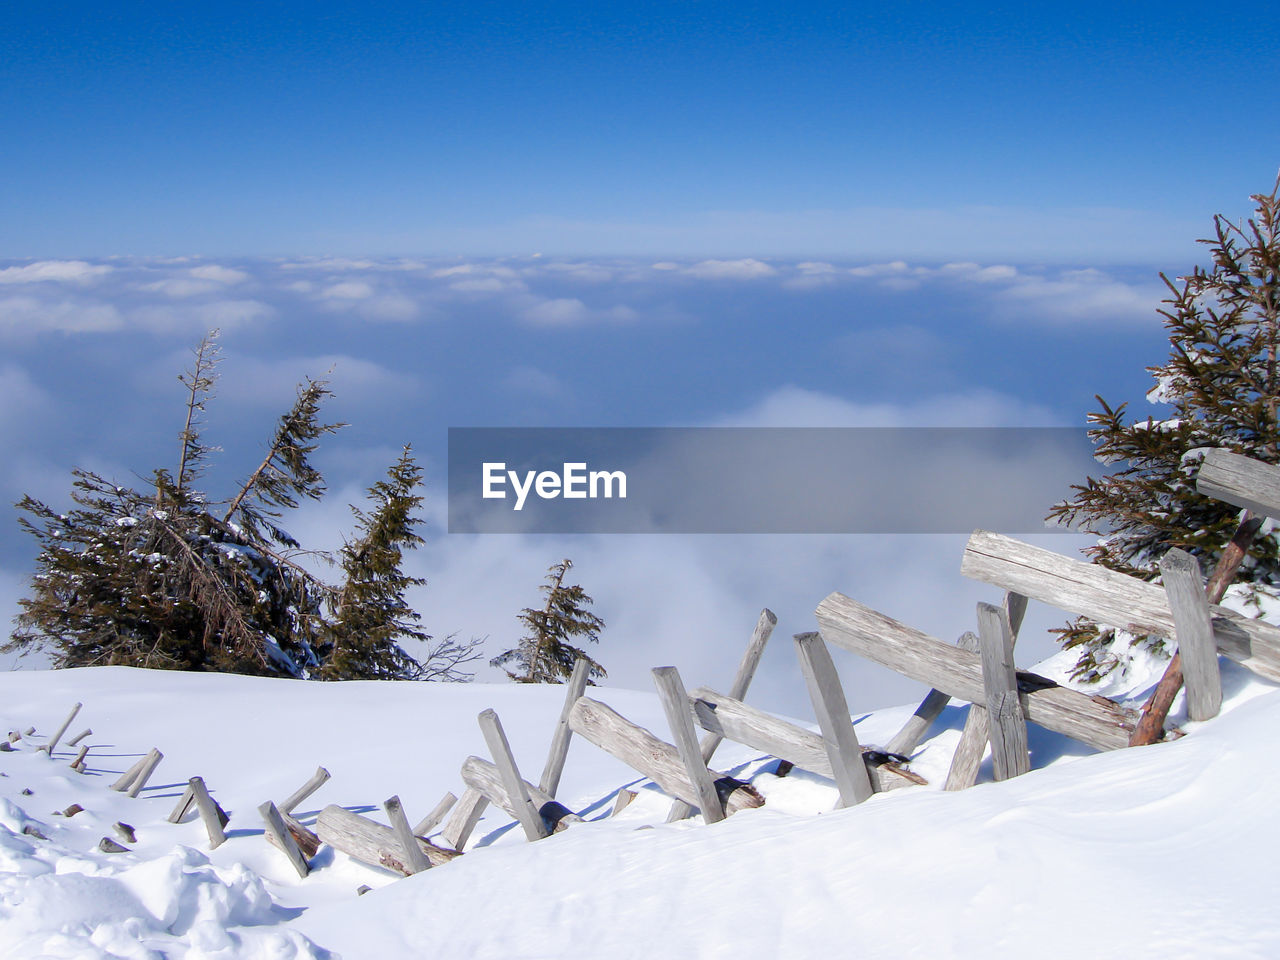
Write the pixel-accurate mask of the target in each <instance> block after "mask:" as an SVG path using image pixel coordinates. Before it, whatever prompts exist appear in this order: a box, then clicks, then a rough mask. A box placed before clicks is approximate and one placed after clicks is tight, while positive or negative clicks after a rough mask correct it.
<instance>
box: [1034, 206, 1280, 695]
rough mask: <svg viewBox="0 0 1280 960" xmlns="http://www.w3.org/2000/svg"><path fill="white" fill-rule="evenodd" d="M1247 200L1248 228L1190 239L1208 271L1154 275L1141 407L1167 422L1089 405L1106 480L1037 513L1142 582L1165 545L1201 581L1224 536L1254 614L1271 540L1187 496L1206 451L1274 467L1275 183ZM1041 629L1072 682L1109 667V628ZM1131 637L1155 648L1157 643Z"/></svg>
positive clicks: (1272, 572) (1279, 297)
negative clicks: (1194, 565) (1152, 358)
mask: <svg viewBox="0 0 1280 960" xmlns="http://www.w3.org/2000/svg"><path fill="white" fill-rule="evenodd" d="M1252 199H1253V201H1254V203H1255V204H1256V211H1255V214H1254V216H1253V217H1252V218H1250V219H1248V220H1246V221H1244V222H1243V223H1240V224H1237V223H1234V222H1232V221H1230V220H1228V219H1227V218H1225V217H1223V216H1220V215H1219V216H1216V217H1215V218H1214V235H1213V237H1212V238H1210V239H1206V240H1201V241H1200V242H1201V243H1204V244H1206V245H1207V246H1208V247H1209V248H1210V252H1211V257H1212V264H1213V265H1212V268H1211V269H1208V270H1206V269H1203V268H1201V267H1196V268H1195V269H1194V270H1193V272H1192V273H1191V275H1190V276H1187V277H1182V278H1179V279H1178V280H1176V281H1175V280H1171V279H1170V278H1169V277H1167V276H1165V275H1164V274H1161V279H1162V280H1163V281H1164V283H1165V285H1166V287H1167V288H1168V291H1169V297H1168V298H1167V299H1166V300H1164V301H1163V303H1164V305H1165V306H1164V308H1163V309H1161V310H1160V314H1161V316H1162V317H1163V318H1164V324H1165V327H1166V329H1167V330H1168V333H1169V344H1170V354H1169V357H1168V359H1167V360H1166V361H1165V362H1164V363H1162V364H1159V365H1157V366H1153V367H1148V368H1147V369H1148V370H1149V371H1150V373H1151V374H1152V376H1153V377H1154V378H1155V386H1154V387H1153V388H1152V389H1151V391H1150V392H1149V393H1148V394H1147V399H1148V400H1150V401H1151V402H1152V403H1155V404H1159V405H1164V406H1167V407H1168V408H1169V412H1168V414H1167V415H1165V416H1162V417H1160V418H1159V419H1157V418H1156V417H1153V416H1148V417H1146V418H1145V419H1133V420H1131V419H1129V418H1128V417H1127V415H1126V405H1125V404H1120V405H1119V406H1112V405H1111V404H1109V403H1107V402H1106V401H1105V400H1103V399H1102V398H1101V397H1098V398H1097V400H1098V403H1099V405H1100V406H1101V410H1099V411H1098V412H1095V413H1091V414H1090V415H1089V418H1088V420H1089V424H1090V431H1089V433H1090V436H1091V437H1092V439H1093V442H1094V445H1095V448H1096V453H1095V455H1096V457H1097V458H1098V459H1099V460H1101V461H1102V462H1104V463H1116V464H1119V469H1118V470H1117V471H1116V472H1115V473H1113V474H1111V475H1109V476H1105V477H1102V478H1099V479H1095V478H1093V477H1090V478H1088V479H1087V480H1086V481H1085V482H1084V483H1083V484H1080V485H1075V486H1073V487H1072V489H1073V490H1074V494H1073V496H1072V497H1071V498H1070V499H1068V500H1065V501H1063V502H1061V503H1059V504H1057V505H1056V506H1055V507H1054V508H1053V510H1052V512H1051V514H1050V516H1051V517H1053V518H1057V519H1059V520H1061V521H1064V522H1066V523H1068V524H1070V525H1073V526H1078V527H1079V528H1081V529H1083V530H1085V531H1086V532H1089V533H1093V534H1096V535H1098V536H1099V537H1100V539H1099V540H1098V541H1097V543H1095V544H1093V545H1092V546H1090V547H1088V548H1086V550H1085V553H1086V554H1087V555H1088V556H1089V558H1090V559H1091V560H1092V561H1094V562H1096V563H1100V564H1102V565H1103V566H1106V567H1109V568H1111V569H1113V570H1119V571H1121V572H1123V573H1127V574H1130V575H1132V576H1136V577H1140V578H1142V579H1144V580H1154V579H1156V578H1157V577H1158V576H1159V568H1158V566H1157V564H1158V562H1159V559H1160V558H1161V557H1162V556H1163V555H1164V554H1165V552H1166V551H1168V550H1169V549H1170V548H1171V547H1181V548H1182V549H1184V550H1187V551H1188V552H1190V553H1191V554H1192V555H1193V556H1195V557H1196V558H1197V559H1198V560H1199V561H1200V564H1201V566H1202V568H1204V569H1205V570H1206V571H1207V570H1209V569H1211V568H1213V567H1215V565H1217V564H1218V563H1219V561H1220V559H1221V558H1222V556H1223V552H1224V550H1226V549H1227V548H1228V545H1229V544H1230V543H1231V542H1232V540H1233V537H1234V539H1235V541H1236V544H1237V546H1238V547H1243V548H1244V551H1245V555H1244V557H1243V563H1242V564H1241V565H1240V567H1239V570H1238V572H1237V571H1235V570H1233V571H1232V573H1233V574H1236V575H1237V577H1238V580H1239V581H1240V582H1241V583H1242V584H1243V585H1244V588H1243V590H1242V591H1240V595H1241V598H1242V599H1243V601H1244V602H1245V603H1246V604H1252V605H1253V607H1254V608H1255V610H1256V609H1257V607H1258V605H1259V603H1260V602H1261V600H1262V599H1263V598H1264V597H1274V596H1276V595H1277V587H1278V586H1280V552H1278V550H1277V540H1276V538H1275V537H1274V536H1271V535H1267V536H1254V533H1255V532H1257V530H1258V527H1259V524H1258V523H1257V521H1256V520H1251V519H1250V518H1248V517H1247V516H1243V517H1242V515H1241V514H1240V512H1239V510H1237V509H1236V508H1235V507H1232V506H1230V505H1228V504H1225V503H1222V502H1221V501H1217V500H1213V499H1211V498H1209V497H1205V496H1202V495H1201V494H1199V493H1198V492H1197V491H1196V488H1195V480H1196V474H1197V472H1198V470H1199V465H1200V462H1201V459H1202V456H1203V449H1204V448H1206V447H1222V448H1225V449H1228V450H1231V451H1233V452H1236V453H1243V454H1247V455H1248V456H1250V457H1254V458H1256V459H1259V460H1264V461H1266V462H1268V463H1280V421H1278V420H1277V405H1278V403H1280V370H1278V369H1277V347H1278V345H1280V181H1277V185H1276V187H1275V188H1273V189H1272V191H1271V193H1269V194H1258V195H1255V196H1254V197H1253V198H1252ZM1229 556H1230V555H1229ZM1055 632H1056V633H1058V634H1059V635H1060V638H1061V640H1062V642H1063V644H1064V646H1066V647H1068V648H1076V649H1078V650H1079V653H1080V656H1079V660H1078V662H1077V666H1076V675H1077V676H1078V677H1083V678H1087V679H1096V678H1098V677H1100V676H1102V675H1104V674H1106V673H1107V672H1109V671H1110V670H1111V669H1114V668H1115V667H1116V666H1117V665H1119V664H1120V663H1121V655H1119V654H1117V652H1116V647H1115V631H1114V630H1112V629H1111V628H1108V627H1105V626H1099V625H1097V624H1094V623H1092V622H1090V621H1088V620H1085V619H1077V620H1075V621H1074V622H1072V623H1069V624H1068V625H1067V626H1066V627H1064V628H1062V629H1060V630H1057V631H1055ZM1137 640H1138V641H1139V642H1142V643H1145V644H1147V645H1149V646H1150V647H1152V648H1155V649H1163V641H1161V640H1160V639H1159V638H1153V637H1140V638H1137Z"/></svg>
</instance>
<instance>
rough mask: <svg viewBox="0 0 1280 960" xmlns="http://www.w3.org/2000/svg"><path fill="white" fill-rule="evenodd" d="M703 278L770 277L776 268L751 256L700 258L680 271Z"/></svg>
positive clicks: (744, 278) (753, 278) (739, 278)
mask: <svg viewBox="0 0 1280 960" xmlns="http://www.w3.org/2000/svg"><path fill="white" fill-rule="evenodd" d="M682 272H684V273H686V274H688V275H689V276H691V277H698V278H699V279H703V280H755V279H758V278H759V277H772V276H774V275H775V274H777V272H778V271H777V270H775V269H774V268H773V267H771V266H769V264H767V263H764V262H763V261H760V260H756V259H754V258H753V257H746V258H744V259H741V260H701V261H699V262H698V263H695V264H693V265H692V266H688V267H685V268H684V270H683V271H682Z"/></svg>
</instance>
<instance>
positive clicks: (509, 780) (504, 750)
mask: <svg viewBox="0 0 1280 960" xmlns="http://www.w3.org/2000/svg"><path fill="white" fill-rule="evenodd" d="M477 720H479V722H480V730H481V732H482V733H483V734H484V741H485V743H486V744H487V745H488V747H489V753H490V754H492V755H493V762H494V765H495V766H496V767H497V768H498V772H499V773H500V774H501V775H502V785H503V787H505V788H506V791H507V796H508V797H509V798H510V799H511V805H512V806H513V807H514V808H515V809H514V811H513V812H514V813H515V817H516V820H518V821H519V822H520V826H521V827H522V828H523V829H524V835H525V836H526V837H528V838H529V839H530V840H541V839H542V838H543V837H545V836H547V827H546V824H544V823H543V822H542V815H541V814H540V813H539V812H538V811H537V810H535V809H534V806H533V802H532V801H531V800H530V799H529V793H528V791H527V790H526V789H525V785H524V780H523V778H521V776H520V768H519V767H517V766H516V758H515V757H514V756H513V755H512V753H511V744H509V743H508V742H507V735H506V733H504V732H503V730H502V722H501V721H500V720H499V719H498V714H497V713H495V712H494V711H493V710H492V709H488V710H483V711H481V713H480V716H479V717H477Z"/></svg>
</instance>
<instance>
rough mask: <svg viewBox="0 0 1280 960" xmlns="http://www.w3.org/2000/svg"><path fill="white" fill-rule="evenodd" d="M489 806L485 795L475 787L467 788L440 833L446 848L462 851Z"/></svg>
mask: <svg viewBox="0 0 1280 960" xmlns="http://www.w3.org/2000/svg"><path fill="white" fill-rule="evenodd" d="M488 805H489V800H488V798H487V797H485V795H484V794H483V793H481V792H480V791H479V790H476V789H475V788H474V787H467V789H466V790H465V791H463V794H462V798H461V799H460V800H459V801H458V802H457V804H455V805H454V808H453V813H452V814H451V815H450V816H449V820H448V822H447V823H445V825H444V829H443V830H441V831H440V839H441V840H443V841H444V842H445V846H448V847H452V848H453V849H454V850H458V851H461V850H462V848H463V847H465V846H466V845H467V840H468V839H469V838H470V837H471V832H472V831H473V830H475V828H476V824H477V823H479V822H480V817H481V816H482V815H483V814H484V808H485V807H487V806H488Z"/></svg>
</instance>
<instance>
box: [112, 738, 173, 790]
mask: <svg viewBox="0 0 1280 960" xmlns="http://www.w3.org/2000/svg"><path fill="white" fill-rule="evenodd" d="M163 759H164V754H163V753H161V752H160V751H159V750H156V749H154V748H152V749H151V750H149V751H148V752H147V755H146V756H145V757H143V758H142V759H141V760H140V761H139V762H138V763H137V764H135V766H136V767H137V771H136V772H135V773H134V775H133V778H132V780H130V781H129V783H128V784H126V785H125V786H124V787H121V788H120V789H121V791H124V790H126V789H127V790H128V793H129V796H130V797H134V798H136V797H137V796H138V794H140V793H141V792H142V788H143V787H145V786H146V785H147V781H148V780H150V779H151V775H152V774H153V773H155V772H156V767H158V766H159V765H160V761H161V760H163ZM117 782H118V781H117Z"/></svg>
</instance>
